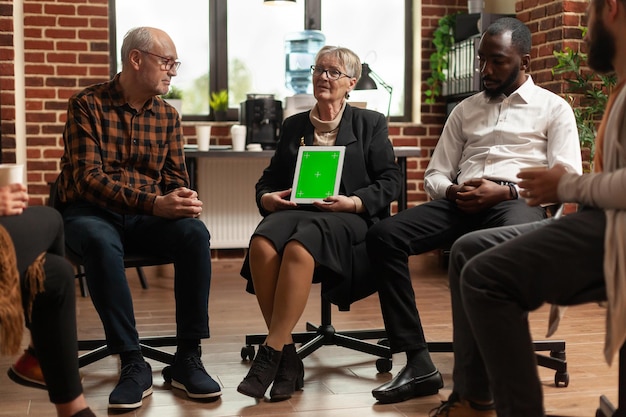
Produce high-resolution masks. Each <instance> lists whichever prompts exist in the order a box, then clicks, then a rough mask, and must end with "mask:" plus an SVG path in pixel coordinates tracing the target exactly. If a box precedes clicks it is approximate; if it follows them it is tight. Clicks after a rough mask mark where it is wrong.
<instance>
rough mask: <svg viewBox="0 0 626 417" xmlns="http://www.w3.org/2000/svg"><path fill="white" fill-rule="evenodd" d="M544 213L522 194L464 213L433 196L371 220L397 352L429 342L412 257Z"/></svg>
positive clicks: (371, 243) (370, 242)
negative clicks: (413, 278) (417, 297)
mask: <svg viewBox="0 0 626 417" xmlns="http://www.w3.org/2000/svg"><path fill="white" fill-rule="evenodd" d="M544 218H545V212H544V210H543V209H541V208H537V207H529V206H528V205H527V204H526V203H525V201H524V200H521V199H520V200H510V201H504V202H501V203H499V204H497V205H495V206H494V207H492V208H491V209H489V210H487V211H485V212H482V213H478V214H466V213H463V212H461V211H460V210H459V209H458V208H457V206H456V205H455V204H454V203H452V202H450V201H447V200H444V199H441V200H434V201H430V202H428V203H424V204H421V205H419V206H416V207H413V208H410V209H408V210H404V211H401V212H399V213H398V214H396V215H395V216H392V217H389V218H387V219H385V220H383V221H380V222H378V223H376V224H375V225H374V226H372V227H371V228H370V230H369V232H368V234H367V237H366V240H367V251H368V253H369V256H370V259H371V261H372V266H373V268H374V273H375V276H376V277H377V279H378V293H379V298H380V305H381V309H382V314H383V320H384V322H385V329H386V331H387V336H388V337H389V342H390V345H391V351H392V352H393V353H397V352H404V351H407V350H414V349H422V348H424V347H426V339H425V338H424V331H423V329H422V323H421V321H420V317H419V313H418V311H417V306H416V304H415V293H414V292H413V286H412V285H411V275H410V273H409V265H408V260H409V256H410V255H418V254H421V253H425V252H428V251H430V250H433V249H437V248H441V247H444V246H448V245H451V244H452V243H453V242H454V241H455V240H456V239H457V238H458V237H459V236H462V235H464V234H465V233H468V232H470V231H473V230H479V229H486V228H491V227H497V226H504V225H511V224H519V223H527V222H531V221H536V220H541V219H544Z"/></svg>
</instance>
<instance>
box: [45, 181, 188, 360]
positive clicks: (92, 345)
mask: <svg viewBox="0 0 626 417" xmlns="http://www.w3.org/2000/svg"><path fill="white" fill-rule="evenodd" d="M58 181H59V178H58V177H57V179H56V180H55V182H54V183H53V184H51V185H50V195H49V200H48V205H49V206H51V207H54V208H55V209H57V210H60V209H61V208H62V207H61V203H60V202H59V200H58V193H57V187H58ZM65 257H66V258H67V259H68V260H69V261H70V262H71V263H72V264H73V265H74V267H75V268H76V271H77V272H76V275H75V276H76V279H78V282H79V284H80V289H81V294H82V295H83V296H84V297H86V296H87V295H89V290H88V289H87V279H86V275H85V268H84V266H83V263H82V259H81V257H80V255H79V254H77V253H76V252H74V251H72V249H71V248H69V247H68V246H67V245H66V246H65ZM170 263H172V260H171V259H167V258H160V257H156V256H153V255H143V254H132V253H131V254H126V255H124V267H125V268H126V269H128V268H136V269H137V274H138V275H139V280H140V282H141V286H142V288H144V289H147V288H148V284H147V280H146V277H145V274H144V272H143V269H142V268H143V267H147V266H157V265H166V264H170ZM139 342H140V347H141V352H142V354H143V356H145V357H146V358H150V359H154V360H156V361H159V362H162V363H165V364H172V363H173V362H174V355H173V354H171V353H169V352H165V351H162V350H159V349H156V348H158V347H164V346H176V337H175V336H157V337H141V338H139ZM78 350H79V351H87V353H84V354H82V355H79V357H78V366H79V367H81V368H82V367H83V366H86V365H89V364H91V363H93V362H96V361H98V360H100V359H103V358H105V357H107V356H109V355H111V352H110V350H109V348H108V347H107V344H106V340H104V339H92V340H79V341H78Z"/></svg>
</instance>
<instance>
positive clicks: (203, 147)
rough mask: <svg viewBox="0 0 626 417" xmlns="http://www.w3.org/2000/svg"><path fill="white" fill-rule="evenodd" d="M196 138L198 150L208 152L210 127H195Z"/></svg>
mask: <svg viewBox="0 0 626 417" xmlns="http://www.w3.org/2000/svg"><path fill="white" fill-rule="evenodd" d="M196 137H197V139H198V150H199V151H208V150H209V146H210V144H211V126H206V125H204V126H203V125H199V126H196Z"/></svg>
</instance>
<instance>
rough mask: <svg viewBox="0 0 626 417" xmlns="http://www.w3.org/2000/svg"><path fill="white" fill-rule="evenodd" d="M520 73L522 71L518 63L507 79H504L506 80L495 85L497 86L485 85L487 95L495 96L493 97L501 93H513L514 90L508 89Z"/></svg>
mask: <svg viewBox="0 0 626 417" xmlns="http://www.w3.org/2000/svg"><path fill="white" fill-rule="evenodd" d="M519 73H520V68H519V66H518V65H516V66H515V68H513V70H512V71H511V73H510V74H509V76H508V77H507V78H506V80H504V82H503V83H502V84H500V85H499V86H498V87H495V88H486V87H485V95H486V96H487V97H489V98H493V97H498V96H499V95H501V94H506V93H512V91H508V90H509V89H510V88H511V86H512V85H513V84H514V83H515V81H516V80H517V77H518V76H519ZM483 86H484V83H483Z"/></svg>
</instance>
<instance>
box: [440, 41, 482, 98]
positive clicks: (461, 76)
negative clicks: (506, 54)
mask: <svg viewBox="0 0 626 417" xmlns="http://www.w3.org/2000/svg"><path fill="white" fill-rule="evenodd" d="M479 42H480V36H479V35H473V36H471V37H469V38H468V39H465V40H462V41H460V42H456V43H455V44H454V45H453V46H452V48H450V51H449V52H448V73H447V76H446V81H445V82H444V83H443V86H442V91H441V93H442V95H443V96H444V97H450V96H458V95H467V94H470V93H476V92H478V91H480V73H479V70H478V58H477V54H476V51H477V49H478V43H479Z"/></svg>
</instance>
